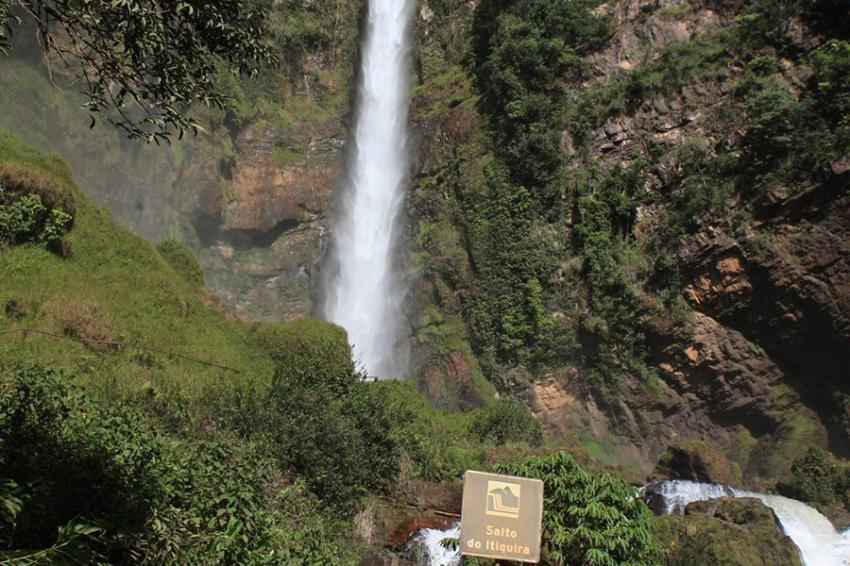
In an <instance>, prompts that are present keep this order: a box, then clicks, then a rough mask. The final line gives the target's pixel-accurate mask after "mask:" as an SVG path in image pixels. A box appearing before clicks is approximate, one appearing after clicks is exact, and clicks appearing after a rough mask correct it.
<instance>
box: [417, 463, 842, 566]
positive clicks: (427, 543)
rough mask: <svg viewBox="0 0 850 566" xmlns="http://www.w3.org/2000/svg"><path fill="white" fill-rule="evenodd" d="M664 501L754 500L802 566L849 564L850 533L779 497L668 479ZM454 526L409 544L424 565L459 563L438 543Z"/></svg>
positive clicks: (667, 506)
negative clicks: (765, 510)
mask: <svg viewBox="0 0 850 566" xmlns="http://www.w3.org/2000/svg"><path fill="white" fill-rule="evenodd" d="M655 489H656V493H658V494H660V495H661V496H662V497H663V500H664V510H665V512H667V513H677V514H682V513H683V512H684V510H685V507H686V506H687V505H688V503H692V502H694V501H706V500H709V499H715V498H717V497H754V498H756V499H760V500H761V501H762V502H763V503H764V504H765V505H767V506H768V507H770V508H771V509H772V510H773V512H774V513H775V514H776V518H777V519H779V523H780V525H781V526H782V531H783V532H784V533H785V534H786V535H788V537H789V538H790V539H791V540H792V541H793V542H794V544H795V545H796V546H797V549H798V550H799V552H800V558H801V559H802V561H803V564H805V566H845V565H848V564H850V530H846V531H844V532H841V533H839V532H837V531H836V530H835V527H833V526H832V523H830V522H829V519H827V518H826V517H824V516H823V515H822V514H821V513H820V512H819V511H817V510H816V509H814V508H812V507H810V506H808V505H806V504H805V503H802V502H800V501H797V500H795V499H789V498H788V497H782V496H781V495H767V494H764V493H754V492H750V491H743V490H739V489H734V488H732V487H729V486H726V485H718V484H709V483H700V482H695V481H687V480H668V481H663V482H660V483H659V484H657V485H656V486H655ZM459 536H460V530H459V527H458V526H457V525H455V526H454V527H452V528H451V529H447V530H445V531H440V530H436V529H423V530H422V531H419V533H418V534H417V535H416V536H415V537H414V539H413V543H414V544H417V545H419V546H420V547H421V548H422V549H423V553H424V556H423V558H424V560H425V562H424V563H425V564H427V565H428V566H456V565H457V564H459V563H460V554H459V552H457V551H453V550H450V549H446V548H444V547H443V546H442V545H441V544H440V541H442V540H443V539H445V538H457V537H459Z"/></svg>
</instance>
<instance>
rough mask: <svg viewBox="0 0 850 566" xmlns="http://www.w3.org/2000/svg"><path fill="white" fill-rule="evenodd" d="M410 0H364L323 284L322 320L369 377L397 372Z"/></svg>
mask: <svg viewBox="0 0 850 566" xmlns="http://www.w3.org/2000/svg"><path fill="white" fill-rule="evenodd" d="M414 4H415V2H414V0H369V14H368V26H367V30H366V34H365V38H364V41H363V46H362V53H361V58H362V63H361V69H360V84H359V85H358V92H357V113H356V122H355V131H354V140H353V142H354V147H353V150H352V152H351V156H350V160H349V165H348V182H347V186H346V187H345V190H344V194H343V198H342V202H341V208H340V211H339V214H338V218H337V220H336V223H335V226H334V230H333V233H334V235H333V246H332V252H331V253H332V261H333V262H334V263H335V267H336V269H332V270H329V271H331V272H332V274H331V275H329V276H327V277H328V279H327V280H326V282H325V285H324V287H323V291H324V297H323V308H324V315H325V318H327V319H328V320H330V321H331V322H335V323H336V324H339V325H340V326H342V327H343V328H345V330H346V331H347V332H348V337H349V341H350V342H351V344H352V346H353V351H354V356H355V360H356V361H357V362H358V364H360V365H362V367H363V368H364V369H365V370H366V372H367V373H368V374H369V375H371V376H376V377H380V378H384V377H397V376H401V375H403V374H404V373H405V371H406V370H407V355H406V350H405V347H404V345H403V344H404V340H403V337H402V332H401V329H402V327H403V316H402V303H403V301H404V294H405V290H404V286H403V285H402V283H401V282H400V279H399V277H398V274H397V270H396V268H395V265H396V262H395V261H394V259H395V256H396V251H397V250H396V240H397V235H398V232H399V226H398V224H399V222H400V220H401V216H402V214H401V212H402V211H401V209H402V203H403V201H404V192H405V184H406V183H407V180H408V173H407V172H408V154H407V132H406V126H407V112H408V105H409V100H408V98H409V95H408V89H409V83H410V80H409V70H408V56H409V54H410V50H411V45H410V43H411V41H410V29H409V28H410V24H411V19H412V14H413V8H414Z"/></svg>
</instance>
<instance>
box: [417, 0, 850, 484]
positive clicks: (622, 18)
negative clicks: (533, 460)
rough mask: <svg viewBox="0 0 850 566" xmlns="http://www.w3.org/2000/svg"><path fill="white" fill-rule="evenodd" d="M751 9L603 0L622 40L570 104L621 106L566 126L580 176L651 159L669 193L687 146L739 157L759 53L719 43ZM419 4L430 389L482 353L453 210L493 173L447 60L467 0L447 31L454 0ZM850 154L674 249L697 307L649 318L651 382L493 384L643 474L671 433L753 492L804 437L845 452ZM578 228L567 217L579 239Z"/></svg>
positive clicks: (602, 11)
mask: <svg viewBox="0 0 850 566" xmlns="http://www.w3.org/2000/svg"><path fill="white" fill-rule="evenodd" d="M443 4H444V3H443ZM744 5H745V2H737V1H733V2H711V3H699V5H696V4H691V3H687V2H677V1H670V2H657V1H640V0H631V1H623V2H609V3H606V4H603V5H601V6H599V7H598V8H596V10H595V12H596V13H597V14H598V15H606V16H608V17H609V18H610V21H611V22H612V26H613V27H612V29H613V32H612V35H611V36H610V37H609V39H608V40H607V41H606V43H605V46H604V47H602V48H601V49H598V50H596V51H594V52H593V53H591V54H590V55H588V56H586V57H585V59H584V63H585V64H586V65H587V68H589V69H590V73H589V75H588V76H587V77H586V78H585V79H584V82H583V83H582V85H581V86H580V87H579V88H578V89H576V92H577V94H576V95H575V96H576V97H577V99H578V100H579V101H581V100H582V99H583V98H592V97H593V96H595V95H596V96H598V97H599V99H601V100H602V102H601V103H598V104H597V105H596V106H595V107H594V108H598V107H599V106H600V105H601V106H602V107H605V106H606V105H608V106H609V108H606V109H604V111H602V113H601V120H599V122H598V123H591V127H590V129H589V130H588V131H586V132H584V133H583V136H582V139H578V138H577V137H576V136H577V134H576V129H575V128H574V127H573V126H572V125H571V124H567V125H566V127H565V128H564V131H563V132H562V138H561V152H562V155H563V158H564V160H565V163H566V164H567V165H566V168H567V170H568V171H575V172H576V174H578V172H579V170H580V169H581V168H586V167H587V165H588V163H592V164H593V167H595V168H597V169H601V170H603V171H604V170H612V169H614V168H615V167H622V168H629V167H632V166H635V164H642V163H645V162H649V164H650V166H649V167H644V171H645V172H646V173H647V174H646V175H645V176H644V178H643V181H642V183H643V186H642V188H641V190H642V191H646V192H647V194H649V193H652V192H656V193H659V194H667V193H669V192H670V191H671V190H672V191H675V190H677V189H676V187H677V186H678V185H679V183H682V182H683V178H684V176H685V168H686V167H688V164H687V163H686V162H685V160H684V159H683V151H685V150H686V149H687V148H688V147H691V146H694V145H699V146H701V147H706V148H710V151H714V152H717V153H718V154H720V153H721V152H727V153H733V154H734V153H735V152H736V151H737V152H740V151H742V148H743V145H742V144H744V143H745V142H744V140H745V136H746V134H747V128H746V119H747V118H748V116H749V115H748V112H749V111H750V109H749V108H748V107H747V105H746V104H745V102H744V101H743V100H742V97H741V96H740V95H739V94H737V93H738V92H739V89H740V88H741V82H742V80H743V78H744V76H745V71H746V66H747V63H746V62H744V61H740V60H737V59H736V58H735V57H727V56H726V55H724V52H723V51H722V50H718V51H716V52H714V51H711V49H712V48H711V47H710V46H711V41H712V38H713V37H715V36H717V35H718V34H722V33H725V32H726V30H728V29H730V28H732V27H734V26H735V25H736V23H735V22H736V19H735V18H736V15H737V14H738V13H739V12H740V10H741V9H742V7H743V6H744ZM424 6H426V7H427V8H428V9H427V10H426V9H425V8H423V10H422V12H421V14H420V21H419V27H420V38H421V39H420V41H421V43H422V48H421V49H420V59H421V62H420V86H419V87H418V88H417V89H416V90H415V92H414V107H413V108H414V112H413V116H414V126H415V132H416V135H417V141H418V153H417V159H416V182H415V184H414V189H413V191H412V194H411V217H412V218H413V228H412V231H413V232H414V234H416V237H415V238H414V240H415V241H414V242H413V247H414V252H415V253H414V259H415V260H417V261H419V262H420V263H419V266H418V268H419V274H420V278H419V279H418V283H417V285H416V287H415V292H414V293H413V294H412V307H411V308H412V310H413V311H414V312H424V313H426V314H428V316H427V317H426V318H427V320H428V321H429V324H421V323H415V324H414V333H415V334H416V335H417V336H419V346H420V348H419V356H420V358H421V359H422V360H426V362H427V363H426V364H425V366H427V367H424V366H423V369H422V370H421V373H420V379H423V380H424V383H430V382H433V381H434V379H435V377H434V374H435V373H439V374H440V376H441V379H443V380H444V381H448V382H452V381H458V380H459V381H460V382H463V381H464V380H466V379H467V377H465V375H460V374H461V373H463V374H466V373H467V372H458V371H456V368H457V367H460V365H459V364H457V363H449V360H457V359H458V358H459V357H467V356H469V355H470V354H471V352H468V351H467V352H464V351H463V349H462V348H461V345H465V344H467V340H468V331H467V328H466V326H465V324H466V323H468V317H467V314H468V308H469V305H468V303H467V301H468V300H469V297H470V296H471V295H474V293H475V291H474V290H475V288H476V286H478V285H480V281H479V277H480V270H481V266H480V265H476V264H475V246H477V245H479V243H477V242H474V241H470V240H468V239H465V238H466V237H467V234H465V233H464V228H463V221H462V220H461V219H460V216H461V215H462V213H460V212H458V211H457V209H452V206H455V205H444V204H443V202H452V203H457V202H458V201H460V202H461V203H462V204H463V200H464V198H466V199H469V198H472V197H470V196H469V192H470V189H469V187H470V186H474V185H475V184H478V185H480V184H481V182H482V181H481V179H482V177H481V175H482V173H481V168H480V165H479V164H478V163H480V161H481V160H482V158H483V159H486V150H484V149H483V148H484V147H486V144H487V143H488V142H487V141H486V140H487V137H486V136H487V134H486V127H485V121H486V120H485V118H484V117H482V114H481V109H480V106H479V105H478V102H477V101H476V99H475V97H474V96H475V86H474V83H473V80H472V77H471V72H470V71H468V70H467V69H466V68H464V63H462V62H461V60H460V57H459V56H457V54H456V52H455V51H453V49H459V46H460V45H462V43H463V42H462V41H459V40H458V39H457V38H458V37H465V36H467V35H469V33H470V32H469V26H471V25H472V24H471V14H472V10H471V8H470V6H469V4H467V3H464V2H455V3H454V9H455V15H458V14H459V15H461V17H455V18H454V19H453V20H452V23H448V19H447V16H448V13H449V11H450V10H447V9H446V8H445V7H444V6H442V4H440V5H439V6H437V5H434V3H428V2H426V3H425V4H424ZM783 29H784V33H785V34H786V35H787V37H788V41H790V42H791V43H793V44H795V45H797V47H798V48H800V49H803V48H804V47H806V46H807V45H808V44H810V43H811V42H812V41H813V39H812V37H813V36H814V35H816V34H814V32H812V31H811V30H810V29H808V28H806V25H805V23H804V22H803V21H801V20H800V19H793V18H792V20H790V22H788V23H787V24H786V25H785V27H784V28H783ZM694 44H699V45H706V46H709V47H706V49H705V51H704V52H700V53H701V54H700V57H704V59H702V60H701V62H700V63H699V65H702V66H703V68H701V69H700V70H699V72H692V71H693V69H692V68H688V67H685V70H682V69H681V68H677V72H678V73H679V75H678V76H677V77H676V81H677V84H676V85H671V86H670V87H669V88H666V87H663V86H662V87H660V88H654V89H653V88H649V89H648V88H646V87H644V86H642V85H643V83H641V82H640V81H641V80H645V81H650V80H651V77H650V78H645V77H647V76H649V75H648V74H646V75H643V76H641V75H635V74H634V73H635V72H638V71H640V70H641V69H644V68H649V67H648V66H650V65H653V64H654V65H656V68H657V67H658V66H659V65H662V64H666V62H667V61H668V59H670V58H671V55H670V54H671V53H674V54H675V53H679V54H680V52H677V51H676V50H677V49H678V50H686V49H687V46H688V45H694ZM680 46H686V47H680ZM700 49H702V48H700ZM435 61H439V62H440V63H439V64H438V63H436V62H435ZM659 62H660V63H659ZM779 64H780V65H782V66H784V67H783V68H784V71H783V73H784V79H783V80H785V81H787V82H786V84H787V85H796V86H788V87H787V88H789V89H791V90H793V89H796V88H798V87H799V85H801V84H803V82H804V81H805V73H806V71H804V70H803V69H802V68H801V67H800V66H799V65H797V64H796V63H794V62H793V61H791V60H788V59H782V57H779ZM441 65H442V66H441ZM630 74H631V75H630ZM629 76H636V77H637V78H636V79H633V83H632V84H633V85H636V86H631V87H629V88H633V89H639V88H641V89H643V90H642V91H641V92H643V93H644V94H642V95H641V98H640V99H638V100H631V101H629V100H628V99H627V101H626V102H625V103H623V105H622V106H618V104H619V103H612V102H611V100H612V99H614V98H616V97H617V96H619V95H618V94H617V93H618V92H619V91H618V90H617V88H618V87H617V84H621V82H622V80H623V79H624V77H626V78H628V77H629ZM618 81H620V83H618ZM606 89H607V90H606ZM627 92H629V91H627ZM596 93H601V94H598V95H597V94H596ZM606 97H607V99H606ZM612 105H613V106H614V107H616V108H615V109H613V110H612V109H611V108H610V107H611V106H612ZM588 107H591V106H588ZM843 163H844V161H843V160H841V159H839V160H837V161H835V162H834V163H832V164H831V171H830V172H828V174H826V175H823V176H820V177H818V178H817V179H814V180H812V181H804V182H803V185H805V186H804V187H803V188H796V189H793V190H792V189H789V188H785V187H783V186H781V184H777V185H775V186H774V188H772V189H771V190H769V191H767V192H766V193H765V194H763V195H762V196H760V197H758V198H755V199H752V198H748V199H742V198H740V197H735V196H730V197H728V198H729V200H727V201H726V207H727V211H731V212H728V213H727V214H726V216H722V217H717V216H711V215H710V214H709V215H705V216H702V217H696V218H694V219H693V221H694V222H693V224H694V226H695V228H694V229H692V230H690V231H689V232H688V233H686V234H685V235H684V236H683V237H682V238H681V240H680V241H679V242H678V243H676V244H675V245H674V246H672V247H673V253H674V260H675V265H676V271H677V279H678V283H677V286H678V289H679V292H680V293H681V295H682V297H683V298H684V299H685V300H686V302H687V311H688V313H687V315H686V316H685V317H684V319H683V320H681V321H678V322H675V323H674V322H671V321H669V320H667V319H664V317H661V318H662V319H664V320H661V319H658V317H654V316H652V315H646V316H643V315H642V316H643V321H644V323H643V331H644V332H645V335H646V351H647V354H648V358H647V363H648V365H649V366H650V368H651V370H652V371H653V372H654V374H655V375H656V376H657V379H654V380H653V379H650V380H648V381H647V380H646V379H644V378H640V377H638V376H637V375H636V374H635V373H634V372H632V371H630V370H629V369H628V368H623V370H622V373H621V376H620V378H619V379H618V380H617V381H616V383H614V384H608V385H605V386H604V387H600V385H599V384H598V382H597V381H595V380H594V379H593V378H592V377H591V376H590V375H589V372H588V369H587V368H586V367H584V366H583V364H582V363H581V362H580V361H579V360H576V361H575V362H573V363H570V362H567V363H562V364H559V365H557V366H556V367H551V366H550V367H549V368H548V369H546V370H544V371H543V372H542V373H541V372H539V371H538V372H535V373H536V375H535V376H533V377H532V376H531V375H530V372H529V370H528V369H527V368H525V367H522V366H517V367H513V368H504V367H503V368H501V370H498V373H496V374H493V373H492V372H490V371H488V372H487V377H488V378H489V379H490V380H491V381H493V382H494V383H496V384H497V386H498V387H499V388H500V389H502V390H511V391H513V392H514V393H515V394H518V395H520V396H521V397H523V398H524V399H525V400H526V401H527V403H528V404H529V406H530V408H531V409H532V411H533V412H534V413H535V414H536V415H537V416H538V417H539V418H540V419H541V420H542V421H543V422H544V424H545V427H546V428H547V430H548V432H549V434H550V436H551V437H552V438H557V439H561V440H562V441H563V442H566V443H567V444H570V445H577V446H578V447H579V448H581V447H583V448H585V449H586V450H587V451H588V452H590V454H591V455H593V456H595V457H597V458H598V459H601V460H602V461H605V462H608V463H619V464H621V465H623V466H625V468H626V469H628V470H631V471H632V473H634V475H635V478H636V479H637V478H639V477H641V476H644V475H645V474H647V473H649V471H650V470H652V468H653V467H654V466H655V464H656V462H657V461H658V460H659V458H660V457H661V456H662V454H663V453H664V452H665V450H667V449H668V447H669V446H670V445H671V444H674V443H679V442H681V441H689V440H699V441H704V442H706V443H708V444H709V445H711V446H712V447H715V448H717V449H719V450H721V451H722V452H724V453H725V454H726V456H728V457H729V458H730V459H731V461H732V462H733V469H735V470H736V473H738V474H740V476H741V477H742V478H743V480H744V482H745V483H748V484H751V485H753V484H755V485H760V484H762V483H764V482H770V481H772V480H775V479H776V478H777V477H780V476H781V475H783V474H785V473H786V472H787V470H788V468H789V466H790V462H791V460H792V459H793V458H794V457H795V456H796V455H797V451H798V449H799V446H801V445H810V444H812V445H819V446H825V447H827V446H828V447H829V448H830V449H831V450H833V451H835V452H837V453H840V454H843V453H845V451H846V450H847V440H848V438H850V437H848V428H847V426H848V422H850V418H848V407H850V403H848V401H847V389H848V386H847V385H846V384H845V383H843V381H844V380H843V379H842V377H843V376H844V375H846V369H845V368H846V367H847V364H848V361H850V360H848V359H847V356H848V355H850V354H848V352H850V348H848V346H850V334H849V333H848V319H850V310H848V297H850V293H848V291H849V290H850V289H848V285H850V269H848V261H850V247H848V233H847V232H848V213H847V210H848V207H847V205H848V198H850V196H848V195H850V177H848V176H847V175H848V174H847V173H846V172H845V170H844V169H845V168H846V165H843ZM641 166H642V165H641ZM647 200H649V201H650V203H649V204H641V205H640V206H638V207H637V209H636V210H635V212H634V216H633V219H632V222H631V229H630V230H631V237H632V238H633V239H634V241H636V242H648V241H650V239H651V238H652V237H653V235H654V233H656V232H657V231H658V229H659V224H660V223H661V222H663V221H664V218H663V217H662V212H663V211H662V210H661V209H660V208H659V205H658V204H652V203H651V200H652V199H647ZM573 220H574V219H573ZM570 222H571V220H568V221H567V223H566V225H565V226H563V227H561V228H560V229H561V230H563V231H564V233H566V234H567V238H566V239H567V240H568V238H569V234H570V230H571V225H570ZM547 238H549V236H547V235H546V232H545V231H542V232H541V235H540V237H539V242H540V244H541V245H547V244H546V239H547ZM420 254H421V255H420ZM576 269H577V268H576V266H575V264H574V263H571V261H570V260H569V258H566V259H565V260H564V263H563V265H561V266H560V267H559V269H558V270H557V274H560V275H557V277H562V278H566V279H569V274H570V272H571V271H573V272H575V270H576ZM553 280H557V279H553ZM549 284H552V283H551V282H550V283H549ZM571 292H572V293H575V295H574V297H575V299H574V301H573V307H572V308H574V309H577V310H578V311H579V313H581V311H582V309H586V308H587V307H586V306H585V299H584V298H583V295H582V291H581V289H579V290H578V291H571ZM641 301H642V306H641V307H640V308H641V309H645V310H646V312H647V313H648V312H650V311H652V310H653V308H654V306H653V305H654V303H653V302H652V301H653V299H651V298H649V297H648V294H646V293H644V294H642V295H641ZM544 302H545V301H544ZM549 309H551V310H550V314H551V315H552V316H553V317H554V318H555V319H558V317H567V318H569V317H570V316H574V313H571V312H570V310H569V309H563V307H561V306H557V307H554V308H553V307H552V306H550V307H549ZM434 311H437V312H439V313H441V315H442V316H443V317H444V318H443V319H442V321H443V322H442V323H441V325H440V326H439V328H440V329H441V330H442V334H440V336H441V338H440V339H439V340H438V339H435V337H434V334H435V333H429V332H423V329H425V330H427V329H429V328H432V327H433V322H431V321H433V320H434V319H435V318H439V317H438V316H435V315H434V314H433V313H434ZM450 317H456V318H451V320H454V321H456V323H455V324H447V323H446V322H445V321H446V320H450ZM420 318H421V316H420ZM449 337H450V338H449ZM479 353H480V352H479ZM435 360H437V361H438V363H434V362H435ZM439 360H445V361H442V362H440V361H439ZM466 365H468V366H469V367H476V368H477V366H475V365H474V364H466ZM441 367H443V368H445V369H443V370H441V369H439V368H441ZM476 370H477V369H476ZM477 371H480V370H477ZM426 389H429V388H428V387H427V386H426ZM470 395H471V396H472V397H474V394H470Z"/></svg>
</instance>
